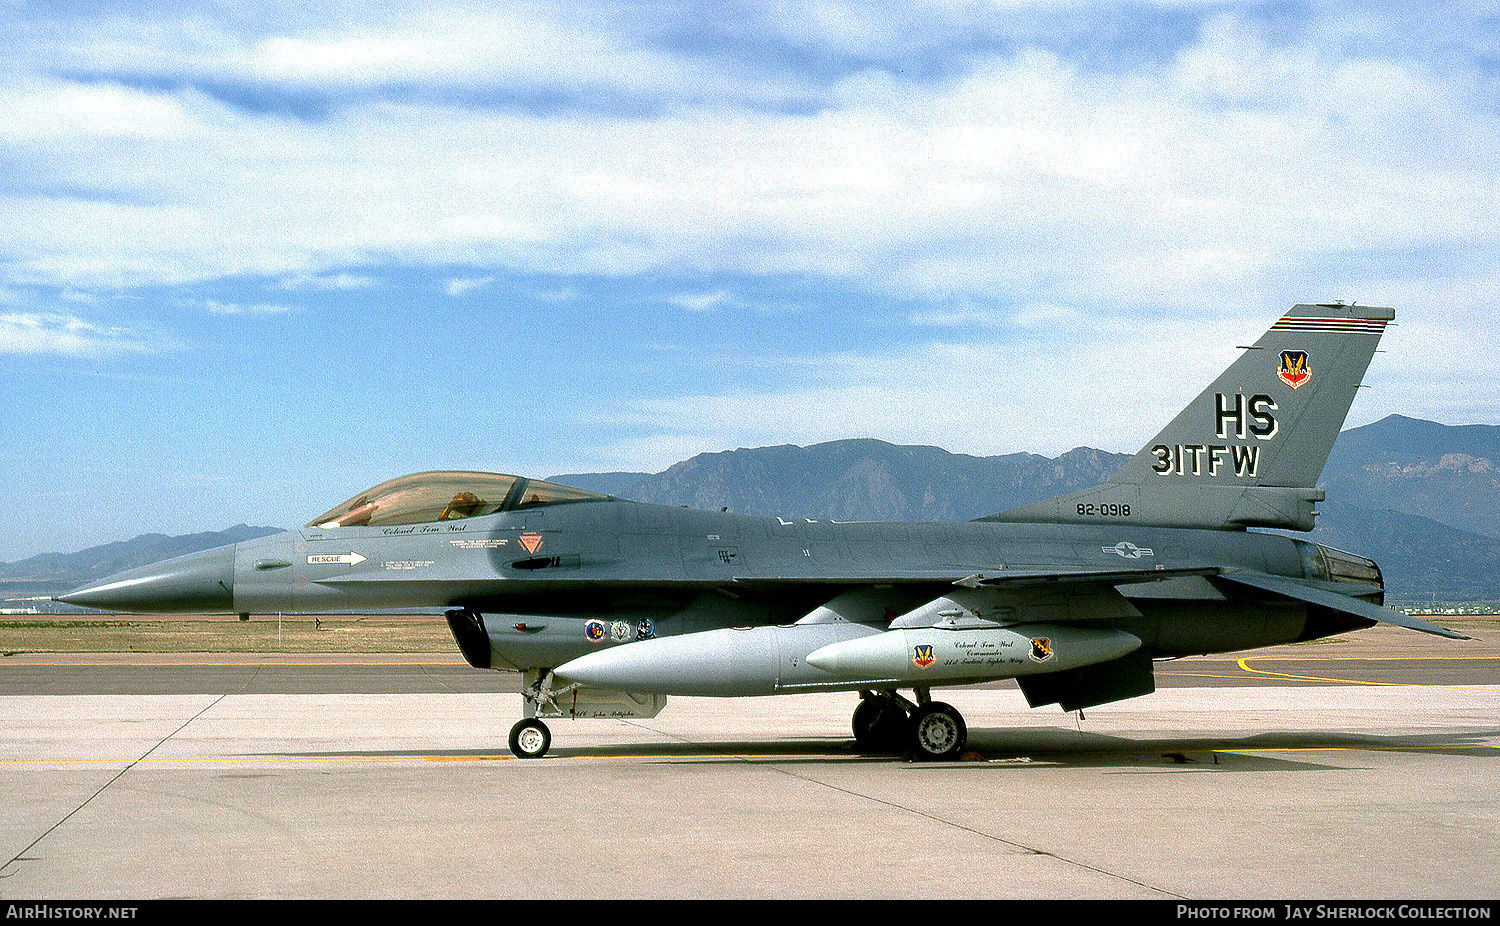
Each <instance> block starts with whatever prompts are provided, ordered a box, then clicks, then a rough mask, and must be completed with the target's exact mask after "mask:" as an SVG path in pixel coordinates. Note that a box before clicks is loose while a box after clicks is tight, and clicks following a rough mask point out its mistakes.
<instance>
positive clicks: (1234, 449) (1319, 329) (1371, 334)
mask: <svg viewBox="0 0 1500 926" xmlns="http://www.w3.org/2000/svg"><path fill="white" fill-rule="evenodd" d="M1395 317H1396V313H1395V312H1394V311H1392V310H1391V309H1386V308H1373V307H1370V306H1352V305H1337V304H1336V305H1297V306H1293V307H1292V309H1291V311H1289V312H1288V313H1287V314H1286V315H1284V316H1283V317H1282V318H1281V319H1280V320H1278V321H1277V322H1276V323H1275V324H1274V325H1272V326H1271V329H1270V330H1269V331H1267V332H1266V333H1265V334H1264V335H1263V336H1262V337H1261V339H1260V340H1259V341H1256V342H1255V344H1254V345H1253V346H1252V347H1250V348H1247V349H1246V350H1245V352H1244V353H1243V354H1241V355H1240V357H1239V359H1238V360H1236V361H1235V362H1234V363H1233V364H1231V365H1230V367H1229V369H1227V370H1225V371H1224V373H1223V374H1222V375H1220V376H1219V378H1218V379H1216V380H1214V382H1213V385H1211V386H1209V387H1208V388H1207V389H1205V390H1204V391H1203V393H1202V394H1201V395H1199V396H1198V398H1196V399H1194V400H1193V402H1192V403H1191V404H1189V405H1188V406H1187V407H1186V408H1185V409H1183V410H1182V412H1181V413H1180V414H1178V415H1177V417H1176V418H1174V419H1173V420H1172V423H1171V424H1169V425H1167V426H1166V427H1165V428H1163V429H1162V431H1161V433H1159V434H1157V435H1156V437H1155V438H1153V439H1152V440H1151V441H1150V442H1149V443H1147V444H1146V446H1145V447H1142V448H1141V450H1140V451H1139V452H1138V453H1136V455H1135V456H1133V457H1131V458H1130V460H1129V461H1128V462H1127V463H1126V464H1125V465H1124V466H1122V467H1121V468H1120V470H1119V472H1117V473H1116V474H1115V475H1114V477H1113V478H1111V479H1110V480H1109V481H1108V482H1105V483H1104V484H1102V485H1099V486H1096V487H1094V488H1092V489H1085V490H1084V491H1082V492H1074V493H1072V494H1069V495H1063V496H1060V497H1058V498H1053V499H1049V500H1047V501H1044V502H1038V503H1036V504H1034V505H1027V506H1025V507H1023V508H1017V509H1013V510H1011V511H1007V512H1003V513H1001V514H997V515H991V516H990V517H989V518H986V519H985V520H998V521H1055V522H1070V523H1120V522H1125V523H1131V524H1153V525H1160V526H1170V527H1216V528H1243V527H1251V526H1254V527H1285V528H1293V529H1296V530H1311V529H1312V526H1313V504H1314V503H1316V502H1318V501H1321V500H1322V498H1323V495H1322V492H1321V491H1320V490H1318V489H1316V488H1315V486H1316V485H1317V481H1318V477H1319V476H1320V475H1321V474H1322V472H1323V465H1324V464H1325V463H1326V462H1328V453H1329V451H1330V450H1332V449H1333V442H1334V440H1336V439H1337V438H1338V434H1339V429H1340V428H1341V427H1343V424H1344V418H1345V417H1346V416H1347V415H1348V413H1349V406H1350V404H1351V403H1352V402H1353V401H1354V394H1355V392H1356V391H1357V390H1358V388H1359V381H1360V379H1361V378H1362V377H1363V376H1364V374H1365V370H1366V369H1367V368H1368V367H1369V364H1370V358H1371V357H1372V356H1373V355H1374V353H1375V348H1376V345H1377V344H1379V343H1380V336H1381V334H1382V333H1384V331H1385V326H1386V325H1387V324H1388V323H1389V322H1390V321H1391V320H1392V319H1394V318H1395Z"/></svg>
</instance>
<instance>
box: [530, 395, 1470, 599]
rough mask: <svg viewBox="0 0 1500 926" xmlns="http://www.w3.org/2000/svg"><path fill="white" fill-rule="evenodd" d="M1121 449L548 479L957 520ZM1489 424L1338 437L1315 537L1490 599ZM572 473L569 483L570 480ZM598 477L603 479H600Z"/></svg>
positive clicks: (641, 493) (1417, 577) (847, 513)
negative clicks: (595, 479) (593, 480)
mask: <svg viewBox="0 0 1500 926" xmlns="http://www.w3.org/2000/svg"><path fill="white" fill-rule="evenodd" d="M1128 458H1129V455H1128V454H1117V453H1107V452H1105V451H1102V450H1093V449H1090V448H1086V447H1080V448H1078V449H1076V450H1071V451H1069V452H1067V453H1065V454H1063V455H1061V456H1059V457H1057V458H1055V459H1054V458H1048V457H1043V456H1037V455H1035V454H1028V453H1015V454H1006V455H1003V456H994V457H975V456H968V455H965V454H954V453H949V452H947V451H945V450H941V449H939V448H936V447H915V446H898V445H895V444H889V443H886V442H884V441H878V440H844V441H833V442H830V443H825V444H814V445H812V446H809V447H796V446H791V445H782V446H775V447H759V448H754V449H740V450H731V451H725V452H722V453H702V454H698V455H697V456H695V457H692V458H691V459H688V460H684V461H683V462H681V463H677V464H675V465H673V466H671V467H669V468H668V469H666V470H664V471H663V472H660V473H657V474H655V475H646V474H640V473H629V474H619V473H613V474H602V475H601V476H600V477H599V478H601V479H607V480H613V481H611V482H608V483H589V482H586V481H585V480H587V479H588V478H589V477H588V476H577V475H575V476H559V477H555V478H556V479H557V481H559V482H565V483H569V484H572V485H580V486H582V487H584V488H594V489H596V490H598V491H604V492H608V493H609V494H611V495H618V496H620V497H622V498H630V499H635V500H637V501H643V502H656V503H659V504H667V505H687V506H689V507H692V508H702V509H706V510H710V511H716V510H718V509H720V508H726V507H727V508H728V509H729V510H731V511H736V512H740V513H742V514H759V515H787V516H791V515H798V516H804V517H811V518H836V519H839V520H891V521H898V520H899V521H959V520H968V519H971V518H978V517H983V516H984V515H987V514H993V513H995V512H998V511H1004V510H1005V509H1007V508H1015V507H1019V506H1021V505H1025V504H1029V503H1031V502H1035V501H1040V500H1041V499H1044V498H1048V497H1050V496H1053V495H1060V494H1062V493H1064V492H1070V491H1073V490H1074V489H1082V488H1087V487H1089V486H1092V485H1096V484H1098V483H1100V482H1102V481H1104V480H1105V479H1108V478H1109V477H1110V476H1111V475H1113V474H1114V472H1115V470H1117V469H1119V467H1120V466H1121V465H1123V464H1124V462H1125V461H1126V460H1127V459H1128ZM1496 461H1500V427H1495V426H1489V425H1469V426H1462V427H1453V426H1448V425H1442V424H1437V423H1435V422H1431V421H1420V420H1418V419H1414V418H1405V417H1402V416H1399V415H1393V416H1391V417H1389V418H1386V419H1384V420H1382V421H1378V422H1376V423H1375V424H1371V425H1366V426H1365V427H1361V428H1353V429H1350V430H1348V431H1345V432H1344V433H1342V434H1340V435H1339V439H1338V441H1337V443H1336V444H1335V445H1334V449H1333V453H1332V454H1331V455H1330V458H1329V462H1328V466H1327V467H1326V468H1325V469H1324V472H1323V479H1322V480H1321V482H1320V485H1322V486H1323V487H1324V488H1325V490H1326V491H1327V494H1328V499H1329V500H1328V501H1327V502H1325V503H1324V504H1322V505H1320V506H1319V508H1320V510H1321V512H1322V513H1321V515H1320V516H1319V519H1318V528H1317V530H1315V531H1313V532H1312V534H1311V535H1294V536H1310V538H1311V539H1313V540H1316V541H1317V542H1319V543H1326V544H1329V545H1330V546H1336V547H1339V548H1341V549H1346V550H1350V551H1352V552H1357V553H1361V554H1363V555H1366V556H1369V557H1371V558H1373V559H1375V560H1376V561H1378V562H1379V563H1380V564H1381V566H1382V568H1383V569H1384V570H1385V574H1386V579H1387V587H1388V589H1389V590H1390V594H1391V596H1392V598H1393V599H1394V600H1400V601H1407V602H1417V601H1422V602H1425V601H1428V600H1429V599H1433V598H1435V599H1436V600H1438V601H1440V602H1443V601H1447V602H1453V601H1500V543H1497V542H1496V541H1497V540H1500V468H1497V466H1496ZM570 480H571V482H570ZM606 485H608V486H609V487H605V486H606Z"/></svg>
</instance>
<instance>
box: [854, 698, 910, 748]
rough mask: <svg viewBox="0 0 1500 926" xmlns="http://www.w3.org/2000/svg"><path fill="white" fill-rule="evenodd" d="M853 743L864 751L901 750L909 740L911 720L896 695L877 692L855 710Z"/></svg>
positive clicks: (860, 703)
mask: <svg viewBox="0 0 1500 926" xmlns="http://www.w3.org/2000/svg"><path fill="white" fill-rule="evenodd" d="M853 726H854V742H855V743H856V744H858V745H859V748H861V749H863V750H865V751H866V752H901V751H902V750H904V749H905V748H906V747H907V744H908V743H909V742H910V740H911V720H910V719H909V718H908V717H907V716H906V708H904V707H902V706H901V702H899V701H897V700H896V699H895V698H888V697H886V696H885V695H876V696H874V697H871V698H865V699H864V700H862V701H860V702H859V706H858V707H856V708H855V709H854V721H853Z"/></svg>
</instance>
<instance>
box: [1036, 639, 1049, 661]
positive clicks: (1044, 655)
mask: <svg viewBox="0 0 1500 926" xmlns="http://www.w3.org/2000/svg"><path fill="white" fill-rule="evenodd" d="M1031 658H1032V659H1035V660H1036V661H1037V662H1046V661H1047V660H1049V659H1051V658H1052V641H1051V640H1050V639H1048V638H1047V637H1032V638H1031Z"/></svg>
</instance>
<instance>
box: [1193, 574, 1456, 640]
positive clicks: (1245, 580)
mask: <svg viewBox="0 0 1500 926" xmlns="http://www.w3.org/2000/svg"><path fill="white" fill-rule="evenodd" d="M1219 578H1220V580H1221V581H1226V582H1234V583H1236V584H1238V585H1245V586H1248V587H1250V588H1256V589H1260V590H1261V591H1264V592H1271V593H1272V594H1275V595H1281V596H1283V597H1286V598H1293V599H1296V600H1297V601H1303V602H1306V603H1308V604H1315V605H1318V606H1319V607H1324V608H1328V609H1329V610H1331V611H1339V612H1342V613H1344V614H1351V615H1353V616H1355V617H1362V618H1364V619H1365V620H1370V621H1377V622H1379V623H1382V624H1394V625H1395V626H1397V627H1405V628H1406V629H1407V630H1419V631H1421V632H1422V633H1430V634H1433V635H1434V636H1439V637H1448V638H1449V639H1452V640H1467V639H1470V638H1469V637H1466V636H1464V635H1463V634H1461V633H1455V632H1454V631H1452V630H1448V629H1446V628H1443V627H1439V626H1438V625H1436V624H1430V623H1428V622H1427V621H1424V620H1422V619H1421V618H1416V617H1411V616H1410V615H1407V614H1402V613H1401V612H1400V611H1397V610H1395V609H1394V608H1387V607H1383V606H1381V605H1378V604H1374V603H1372V602H1369V601H1364V600H1362V599H1359V598H1350V597H1349V596H1348V595H1341V594H1339V593H1338V592H1331V591H1328V590H1327V589H1323V588H1314V587H1312V586H1310V585H1306V584H1304V583H1302V582H1298V581H1297V580H1296V579H1287V578H1283V577H1281V576H1268V575H1264V574H1263V573H1258V572H1226V573H1224V574H1223V575H1222V576H1220V577H1219Z"/></svg>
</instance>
